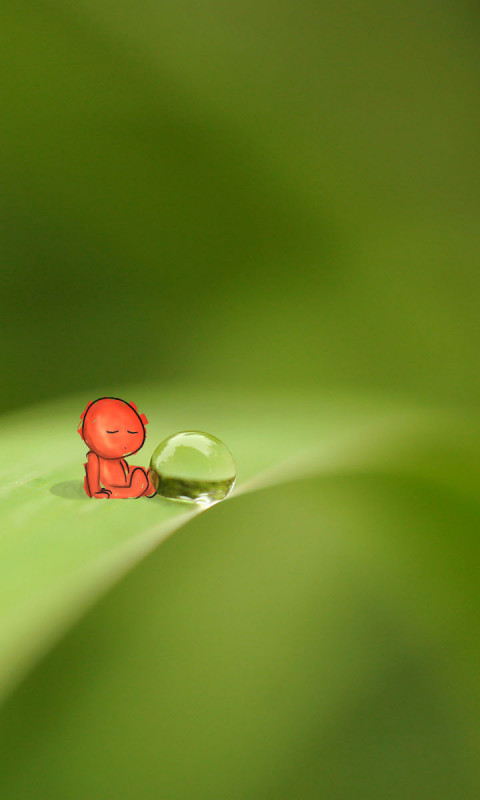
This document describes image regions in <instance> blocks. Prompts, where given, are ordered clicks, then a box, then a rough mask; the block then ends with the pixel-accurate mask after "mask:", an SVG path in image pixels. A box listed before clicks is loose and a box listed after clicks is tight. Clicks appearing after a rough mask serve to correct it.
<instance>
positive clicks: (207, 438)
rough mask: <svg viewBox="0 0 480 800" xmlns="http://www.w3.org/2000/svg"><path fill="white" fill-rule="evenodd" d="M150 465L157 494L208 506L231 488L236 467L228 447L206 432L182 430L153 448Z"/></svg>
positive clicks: (220, 498)
mask: <svg viewBox="0 0 480 800" xmlns="http://www.w3.org/2000/svg"><path fill="white" fill-rule="evenodd" d="M150 468H151V470H152V472H151V476H152V481H153V483H154V484H155V486H156V489H157V493H158V494H160V495H162V497H168V498H169V499H170V500H183V501H190V502H194V503H198V504H201V505H204V506H209V505H211V504H212V503H217V502H218V501H219V500H224V499H225V497H227V495H228V494H229V493H230V492H231V491H232V489H233V486H234V483H235V478H236V468H235V462H234V460H233V456H232V454H231V452H230V450H229V449H228V448H227V447H226V446H225V445H224V444H223V442H221V441H220V439H217V437H216V436H212V435H211V434H209V433H202V432H201V431H183V432H182V433H175V434H174V435H173V436H169V437H168V438H167V439H165V440H164V441H163V442H162V443H161V444H159V445H158V447H157V449H156V450H155V451H154V453H153V455H152V458H151V461H150Z"/></svg>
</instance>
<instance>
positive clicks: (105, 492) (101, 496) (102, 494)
mask: <svg viewBox="0 0 480 800" xmlns="http://www.w3.org/2000/svg"><path fill="white" fill-rule="evenodd" d="M111 494H112V493H111V491H110V489H100V491H98V492H95V494H94V495H93V497H96V498H97V500H105V499H107V500H108V498H109V497H110V495H111Z"/></svg>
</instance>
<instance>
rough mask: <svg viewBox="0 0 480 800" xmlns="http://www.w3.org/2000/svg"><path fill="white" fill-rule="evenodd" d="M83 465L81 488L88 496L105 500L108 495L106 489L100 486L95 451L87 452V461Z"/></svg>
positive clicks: (98, 467)
mask: <svg viewBox="0 0 480 800" xmlns="http://www.w3.org/2000/svg"><path fill="white" fill-rule="evenodd" d="M84 466H85V479H84V481H83V488H84V489H85V491H86V493H87V494H88V496H89V497H96V498H97V499H98V500H105V499H106V498H108V497H110V494H111V493H110V492H109V491H108V489H103V488H102V487H101V486H100V465H99V463H98V456H97V455H96V454H95V453H92V452H91V451H90V453H88V454H87V463H86V464H84Z"/></svg>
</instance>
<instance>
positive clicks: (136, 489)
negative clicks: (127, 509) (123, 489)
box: [130, 467, 148, 497]
mask: <svg viewBox="0 0 480 800" xmlns="http://www.w3.org/2000/svg"><path fill="white" fill-rule="evenodd" d="M147 487H148V478H147V474H146V472H145V470H144V469H142V467H135V469H134V470H133V471H132V479H131V481H130V489H131V494H130V497H141V496H142V495H143V494H145V491H146V490H147Z"/></svg>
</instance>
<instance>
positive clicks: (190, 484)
mask: <svg viewBox="0 0 480 800" xmlns="http://www.w3.org/2000/svg"><path fill="white" fill-rule="evenodd" d="M150 474H151V475H152V480H153V483H154V485H155V486H156V489H157V493H158V494H160V495H162V497H168V498H169V499H171V500H186V501H189V500H194V501H199V502H203V503H206V504H207V505H208V504H209V503H214V502H217V501H219V500H224V499H225V497H227V495H228V493H229V492H230V491H231V490H232V487H233V484H234V483H235V478H230V480H225V481H198V480H185V479H184V478H173V477H171V476H168V477H164V476H163V475H157V473H155V472H153V471H152V472H151V473H150Z"/></svg>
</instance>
